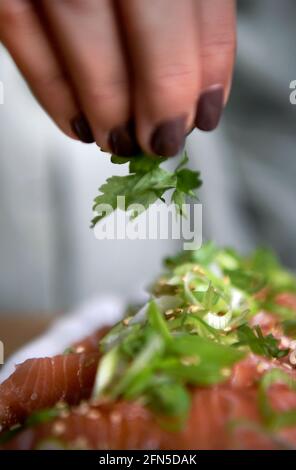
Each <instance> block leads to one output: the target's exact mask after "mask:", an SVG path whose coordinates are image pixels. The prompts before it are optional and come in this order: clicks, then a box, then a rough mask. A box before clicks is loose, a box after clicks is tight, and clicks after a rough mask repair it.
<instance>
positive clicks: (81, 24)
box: [42, 0, 136, 156]
mask: <svg viewBox="0 0 296 470" xmlns="http://www.w3.org/2000/svg"><path fill="white" fill-rule="evenodd" d="M42 5H43V8H44V11H45V13H46V15H47V18H48V20H49V23H50V27H51V32H52V34H53V35H54V37H55V39H56V41H57V43H58V45H59V48H60V50H61V52H62V55H63V58H64V60H65V63H66V64H67V68H68V70H69V72H70V76H71V79H72V81H73V83H74V86H75V89H76V92H77V95H78V97H79V101H80V103H81V106H82V108H83V110H84V112H85V114H86V116H87V118H88V120H89V122H90V125H91V128H92V130H93V133H94V136H95V139H96V142H97V143H98V144H99V145H100V146H101V147H103V148H104V149H110V150H111V151H113V152H114V153H116V154H120V155H124V156H129V155H130V154H131V153H134V152H135V148H134V147H135V145H136V144H135V142H134V138H133V135H132V134H133V128H132V126H131V125H130V124H129V118H130V115H131V103H130V98H129V80H128V73H127V69H126V66H125V60H124V52H123V49H122V47H121V40H120V35H119V32H118V28H117V22H116V18H115V15H114V10H113V6H112V2H111V1H110V0H67V1H66V0H64V1H60V0H43V1H42Z"/></svg>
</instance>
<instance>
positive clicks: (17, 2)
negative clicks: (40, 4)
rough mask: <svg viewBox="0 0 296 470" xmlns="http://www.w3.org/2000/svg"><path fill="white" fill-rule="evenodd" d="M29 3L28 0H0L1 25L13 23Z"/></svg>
mask: <svg viewBox="0 0 296 470" xmlns="http://www.w3.org/2000/svg"><path fill="white" fill-rule="evenodd" d="M30 7H31V5H30V3H29V1H28V0H2V1H1V2H0V20H1V25H2V27H4V26H7V25H11V24H14V23H15V22H16V21H17V20H18V18H19V15H20V14H21V13H23V12H24V11H25V10H26V9H27V8H30Z"/></svg>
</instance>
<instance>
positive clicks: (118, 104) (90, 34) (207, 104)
mask: <svg viewBox="0 0 296 470" xmlns="http://www.w3.org/2000/svg"><path fill="white" fill-rule="evenodd" d="M235 23H236V13H235V0H149V1H147V0H114V1H112V0H0V40H1V41H2V42H3V43H4V45H5V46H6V47H7V49H8V50H9V51H10V53H11V55H12V57H13V58H14V60H15V62H16V64H17V65H18V67H19V69H20V70H21V72H22V73H23V75H24V77H25V79H26V80H27V82H28V84H29V85H30V87H31V89H32V91H33V93H34V94H35V96H36V98H37V99H38V100H39V102H40V104H41V105H42V106H43V107H44V109H45V110H46V111H47V113H48V114H49V115H50V116H51V117H52V119H53V120H54V121H55V122H56V124H57V125H58V126H59V127H60V129H62V130H63V131H64V132H65V134H67V135H68V136H70V137H72V138H78V139H80V140H81V141H83V142H86V143H90V142H93V141H94V140H95V141H96V142H97V144H98V145H99V146H100V147H101V148H102V149H103V150H106V151H110V152H113V153H115V154H118V155H122V156H132V155H135V154H137V153H139V152H140V148H141V149H142V150H143V151H145V152H147V153H154V154H157V155H162V156H172V155H175V154H176V153H177V152H178V151H179V150H180V148H181V147H182V146H183V143H184V139H185V136H186V134H187V133H188V132H190V130H192V128H193V127H194V126H196V127H198V128H200V129H202V130H206V131H209V130H212V129H214V128H215V127H216V126H217V124H218V121H219V118H220V115H221V112H222V110H223V107H224V105H225V103H226V101H227V98H228V95H229V91H230V87H231V79H232V71H233V63H234V56H235V43H236V32H235V29H236V28H235Z"/></svg>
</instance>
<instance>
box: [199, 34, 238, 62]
mask: <svg viewBox="0 0 296 470" xmlns="http://www.w3.org/2000/svg"><path fill="white" fill-rule="evenodd" d="M235 50H236V35H235V34H234V33H232V32H229V33H225V32H223V33H216V34H213V35H210V36H209V37H208V38H207V39H206V40H205V41H204V43H203V47H202V54H201V55H202V57H211V56H217V55H220V54H234V53H235Z"/></svg>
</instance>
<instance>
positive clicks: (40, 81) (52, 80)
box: [32, 70, 66, 90]
mask: <svg viewBox="0 0 296 470" xmlns="http://www.w3.org/2000/svg"><path fill="white" fill-rule="evenodd" d="M32 83H33V85H34V86H36V87H38V88H40V89H47V90H49V89H51V88H56V87H58V86H60V85H61V84H66V78H65V76H64V74H63V73H62V71H61V70H56V71H50V72H49V73H45V72H44V71H42V73H36V74H35V75H34V76H32Z"/></svg>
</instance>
